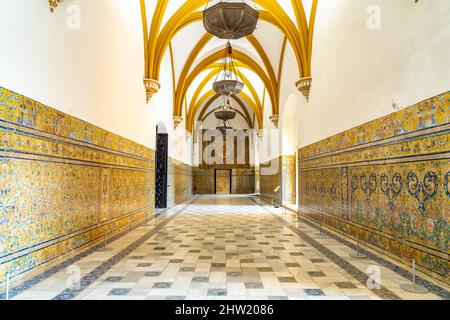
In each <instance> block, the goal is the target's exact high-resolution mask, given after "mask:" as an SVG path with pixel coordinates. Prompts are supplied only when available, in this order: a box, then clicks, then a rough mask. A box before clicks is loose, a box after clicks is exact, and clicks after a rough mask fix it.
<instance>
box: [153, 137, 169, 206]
mask: <svg viewBox="0 0 450 320" xmlns="http://www.w3.org/2000/svg"><path fill="white" fill-rule="evenodd" d="M160 137H164V138H165V140H166V141H165V143H166V146H165V151H164V154H163V158H164V164H163V165H164V168H165V171H166V172H165V174H164V180H163V189H164V190H163V192H162V193H163V199H162V200H163V203H162V204H159V203H157V201H156V195H157V191H158V190H157V188H158V185H157V180H158V164H159V161H158V156H159V152H160V151H159V150H158V147H159V146H158V143H159V138H160ZM155 149H156V152H155V208H156V209H166V208H167V207H168V191H169V190H168V177H169V154H168V151H169V135H168V134H167V133H158V132H157V133H156V148H155Z"/></svg>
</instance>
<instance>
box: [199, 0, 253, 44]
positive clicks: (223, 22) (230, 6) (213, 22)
mask: <svg viewBox="0 0 450 320" xmlns="http://www.w3.org/2000/svg"><path fill="white" fill-rule="evenodd" d="M211 2H215V1H210V2H209V3H208V5H207V7H206V9H205V11H204V12H203V25H204V26H205V29H206V31H208V32H209V33H211V34H212V35H214V36H216V37H218V38H220V39H227V40H230V39H234V40H236V39H240V38H243V37H246V36H248V35H250V34H252V33H253V31H255V29H256V25H257V24H258V20H259V12H258V11H256V10H255V9H254V8H252V7H251V6H249V5H248V4H247V3H245V1H243V0H234V1H233V0H227V1H225V0H220V1H219V2H218V3H216V4H215V5H213V6H210V7H208V6H209V5H210V3H211Z"/></svg>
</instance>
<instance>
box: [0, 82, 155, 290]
mask: <svg viewBox="0 0 450 320" xmlns="http://www.w3.org/2000/svg"><path fill="white" fill-rule="evenodd" d="M153 154H154V153H153V150H151V149H149V148H146V147H144V146H141V145H139V144H137V143H134V142H132V141H130V140H127V139H125V138H122V137H120V136H117V135H115V134H112V133H110V132H107V131H105V130H102V129H100V128H98V127H96V126H93V125H91V124H89V123H87V122H84V121H81V120H79V119H76V118H74V117H71V116H69V115H66V114H64V113H62V112H59V111H57V110H55V109H52V108H50V107H47V106H44V105H42V104H40V103H38V102H36V101H33V100H31V99H29V98H27V97H24V96H22V95H20V94H18V93H15V92H12V91H10V90H7V89H5V88H1V87H0V170H1V171H0V231H1V233H0V283H3V282H4V281H5V278H6V274H7V273H8V274H9V275H10V276H11V277H12V278H13V279H15V278H18V277H19V276H22V275H28V274H31V273H32V272H35V271H39V269H41V268H45V267H46V266H47V265H48V264H49V262H51V261H53V260H55V259H57V258H61V257H63V258H64V257H66V256H68V255H66V254H77V253H78V252H80V251H82V250H84V249H87V248H89V247H90V246H92V245H93V244H95V243H96V242H98V241H99V239H100V238H101V237H103V235H104V234H105V233H106V234H108V235H109V236H111V237H112V236H114V235H115V234H117V233H120V232H122V231H123V230H125V229H126V228H128V227H130V226H131V225H136V224H139V223H141V222H142V221H144V219H145V218H146V216H148V215H150V214H151V213H152V212H153V209H152V208H153V196H152V194H153V183H154V162H153V161H154V160H153V159H154V157H153Z"/></svg>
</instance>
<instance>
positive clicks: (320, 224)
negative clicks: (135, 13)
mask: <svg viewBox="0 0 450 320" xmlns="http://www.w3.org/2000/svg"><path fill="white" fill-rule="evenodd" d="M322 225H323V214H320V220H319V233H318V234H317V235H316V238H326V237H327V235H326V234H325V233H323V229H322Z"/></svg>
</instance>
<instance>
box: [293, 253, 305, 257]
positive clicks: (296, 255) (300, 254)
mask: <svg viewBox="0 0 450 320" xmlns="http://www.w3.org/2000/svg"><path fill="white" fill-rule="evenodd" d="M290 255H291V256H292V257H303V256H304V254H303V253H301V252H291V253H290Z"/></svg>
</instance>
